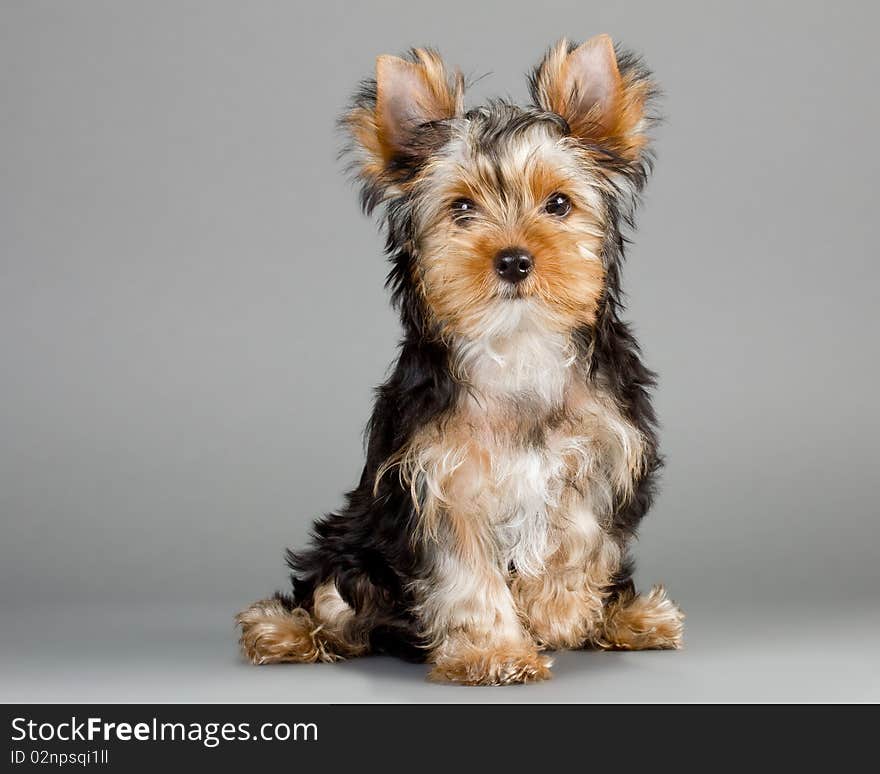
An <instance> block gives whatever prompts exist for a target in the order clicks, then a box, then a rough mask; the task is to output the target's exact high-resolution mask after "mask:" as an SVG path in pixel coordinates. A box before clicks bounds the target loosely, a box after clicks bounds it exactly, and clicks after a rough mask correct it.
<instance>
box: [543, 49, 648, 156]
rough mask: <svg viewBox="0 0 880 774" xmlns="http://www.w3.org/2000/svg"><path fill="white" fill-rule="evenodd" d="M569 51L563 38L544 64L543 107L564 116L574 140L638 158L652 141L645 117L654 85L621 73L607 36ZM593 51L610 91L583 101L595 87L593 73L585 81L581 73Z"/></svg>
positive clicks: (598, 67) (596, 65)
mask: <svg viewBox="0 0 880 774" xmlns="http://www.w3.org/2000/svg"><path fill="white" fill-rule="evenodd" d="M568 48H569V44H568V41H567V40H560V41H559V43H557V44H556V45H555V46H554V47H553V48H552V49H551V50H550V52H549V53H548V54H547V56H546V57H545V58H544V61H543V62H542V63H541V65H540V67H539V69H538V75H537V88H538V99H539V102H540V104H541V105H542V107H544V108H545V109H547V110H550V111H552V112H554V113H558V114H559V115H561V116H562V117H563V118H565V119H566V121H568V124H569V126H570V127H571V130H572V133H573V134H574V136H575V137H579V138H580V139H582V140H587V141H589V142H593V143H599V144H602V145H605V146H606V147H609V148H611V149H612V150H614V151H615V152H616V153H617V154H618V155H620V156H621V157H623V158H626V159H629V160H635V159H636V158H637V157H638V156H639V154H640V153H641V152H642V150H643V149H644V147H645V145H646V144H647V142H648V137H647V135H646V133H645V131H644V118H645V104H646V101H647V98H648V94H649V92H650V88H651V85H650V83H648V82H646V81H644V80H637V79H635V78H633V77H631V76H630V77H623V76H622V75H621V73H620V71H619V69H618V67H617V60H616V58H615V55H614V45H613V43H612V41H611V38H610V37H608V36H607V35H597V36H596V37H594V38H592V39H590V40H588V41H587V42H586V43H583V44H582V45H581V46H579V47H578V48H577V49H575V50H574V51H572V52H571V53H569V52H568ZM588 50H589V51H591V52H593V53H592V58H593V59H594V61H595V65H594V70H595V69H599V70H602V71H604V74H605V77H606V78H607V83H606V84H605V85H606V87H607V88H606V89H605V90H603V93H602V94H601V95H595V94H590V97H592V98H590V99H583V98H582V97H584V95H585V94H586V93H588V92H589V89H590V83H589V80H590V78H589V76H593V77H595V72H591V73H589V74H588V77H587V78H584V77H583V73H581V72H580V71H579V69H578V64H579V63H578V60H579V57H581V56H583V55H584V54H585V52H587V51H588ZM585 81H586V82H585ZM596 97H598V99H596Z"/></svg>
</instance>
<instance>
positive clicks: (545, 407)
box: [395, 326, 643, 574]
mask: <svg viewBox="0 0 880 774" xmlns="http://www.w3.org/2000/svg"><path fill="white" fill-rule="evenodd" d="M458 365H459V368H460V370H461V372H462V375H463V376H464V378H466V380H467V382H468V384H469V390H468V391H467V393H466V396H465V397H464V398H463V400H462V401H461V403H460V404H459V405H458V406H457V407H456V409H455V410H454V411H453V412H452V414H451V415H447V416H445V417H443V420H442V421H441V422H439V423H437V424H436V425H433V426H431V427H428V428H425V430H424V432H422V433H420V434H419V436H418V437H417V438H416V439H414V441H413V443H412V444H411V446H410V447H409V448H408V449H407V450H406V451H405V453H404V455H403V456H402V457H401V458H400V459H399V460H396V461H395V464H398V465H399V466H400V473H401V478H402V479H403V480H404V481H405V482H406V483H407V484H408V485H409V486H410V487H411V490H412V495H413V499H414V501H415V502H416V504H417V506H418V508H419V511H420V514H421V517H422V521H423V526H424V528H425V530H426V533H427V534H429V535H434V536H437V535H440V534H445V535H447V536H451V537H452V538H453V539H455V540H457V541H461V542H462V545H464V543H465V542H467V543H468V544H469V545H470V546H471V547H472V548H471V549H468V550H480V551H483V550H486V547H487V546H488V547H490V549H491V550H492V552H493V554H494V559H495V560H496V561H497V563H498V564H499V566H500V567H501V568H502V569H505V570H506V568H507V567H508V566H509V565H513V566H514V567H516V569H517V571H518V572H520V573H522V574H538V573H540V572H541V570H542V568H543V566H544V564H545V562H546V560H547V559H548V558H549V557H550V555H551V554H552V553H553V552H554V551H555V550H556V548H557V547H558V546H559V544H560V543H561V541H562V540H564V539H565V537H566V535H569V536H570V534H571V531H577V532H579V533H581V535H582V536H584V537H589V536H590V535H592V534H595V533H597V532H598V531H599V530H600V529H601V528H602V527H604V526H607V525H608V523H609V520H610V518H611V514H612V510H613V504H614V502H615V501H619V499H620V497H626V496H628V495H629V493H630V492H631V490H632V485H633V481H634V479H635V477H636V476H637V475H638V473H639V471H640V469H641V466H642V459H643V454H642V451H643V439H642V437H641V434H640V433H639V432H638V430H637V429H636V428H635V427H634V426H633V425H632V423H631V422H629V421H627V420H626V419H625V418H624V416H623V414H622V412H621V411H620V409H619V407H618V406H617V405H616V404H615V402H614V400H613V399H612V398H611V396H610V395H609V394H608V393H607V392H606V391H605V390H603V389H602V387H601V386H600V385H598V384H593V383H588V382H587V379H586V377H585V376H584V375H583V373H582V369H580V368H578V366H577V365H576V360H575V357H574V354H573V348H571V347H570V346H569V344H568V341H567V340H566V339H565V338H563V337H561V336H557V335H554V334H552V333H547V332H546V331H544V332H541V331H539V330H536V329H530V328H529V327H528V326H518V327H517V329H516V330H515V331H513V332H512V335H508V336H505V337H496V338H494V339H491V340H490V339H487V340H484V341H479V342H475V343H469V344H468V345H467V346H464V347H461V348H460V349H459V352H458Z"/></svg>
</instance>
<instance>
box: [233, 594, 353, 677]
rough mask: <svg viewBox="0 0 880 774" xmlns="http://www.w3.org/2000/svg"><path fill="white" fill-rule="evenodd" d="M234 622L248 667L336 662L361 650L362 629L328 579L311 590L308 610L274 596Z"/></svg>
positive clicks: (251, 608) (254, 605) (237, 617)
mask: <svg viewBox="0 0 880 774" xmlns="http://www.w3.org/2000/svg"><path fill="white" fill-rule="evenodd" d="M235 621H236V623H237V624H238V625H239V626H240V627H241V639H240V643H241V649H242V653H243V654H244V656H245V658H247V659H248V660H249V661H251V662H252V663H254V664H278V663H283V662H298V663H310V662H315V661H338V660H339V659H343V658H350V657H352V656H359V655H362V654H364V653H366V651H367V642H368V631H367V630H366V629H365V627H364V626H363V624H362V623H361V622H360V621H359V620H358V619H357V616H356V615H355V612H354V610H352V609H351V608H350V607H349V606H348V605H347V604H346V602H345V601H344V600H343V599H342V597H341V596H340V595H339V591H338V590H337V589H336V584H335V583H334V582H333V581H332V580H329V581H325V582H324V583H323V584H321V585H320V586H318V588H317V589H315V593H314V596H313V598H312V604H311V606H310V610H306V609H305V608H303V607H295V606H292V605H290V604H289V603H288V602H287V600H285V599H284V598H282V597H274V598H272V599H264V600H262V601H260V602H255V603H254V604H252V605H251V606H250V607H248V608H246V609H245V610H242V611H241V612H240V613H239V614H238V615H237V616H236V617H235Z"/></svg>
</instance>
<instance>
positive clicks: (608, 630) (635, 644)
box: [594, 586, 684, 650]
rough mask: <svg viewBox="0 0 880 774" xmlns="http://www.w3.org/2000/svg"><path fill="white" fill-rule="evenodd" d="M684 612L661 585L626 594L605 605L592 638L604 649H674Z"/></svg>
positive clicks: (681, 628)
mask: <svg viewBox="0 0 880 774" xmlns="http://www.w3.org/2000/svg"><path fill="white" fill-rule="evenodd" d="M683 632H684V613H682V612H681V610H680V609H679V608H678V606H677V605H676V604H675V603H674V602H673V601H672V600H670V599H669V598H668V597H667V596H666V591H665V590H664V589H663V587H662V586H655V587H654V588H652V589H651V591H650V592H649V593H648V594H646V595H635V596H634V595H625V596H623V597H621V598H620V599H619V600H617V601H615V602H614V603H612V604H610V605H609V606H608V609H607V610H606V612H605V619H604V621H603V624H602V629H601V631H600V633H599V636H598V637H597V639H596V641H595V643H594V644H595V645H596V646H597V647H600V648H603V649H605V650H674V649H677V648H680V647H681V644H682V636H683Z"/></svg>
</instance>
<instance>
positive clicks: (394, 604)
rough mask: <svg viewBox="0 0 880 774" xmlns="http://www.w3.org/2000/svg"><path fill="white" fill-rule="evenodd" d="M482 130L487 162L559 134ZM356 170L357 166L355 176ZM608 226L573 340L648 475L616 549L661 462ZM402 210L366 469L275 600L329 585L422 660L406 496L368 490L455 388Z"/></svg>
mask: <svg viewBox="0 0 880 774" xmlns="http://www.w3.org/2000/svg"><path fill="white" fill-rule="evenodd" d="M618 58H619V65H620V69H621V71H622V72H630V71H632V70H633V69H634V68H639V72H644V73H645V75H644V77H647V71H644V70H643V68H642V65H641V64H640V62H639V61H638V60H637V59H636V58H635V57H632V56H631V55H629V54H627V53H625V52H618ZM375 102H376V84H375V82H373V81H368V82H365V83H364V84H363V85H362V87H361V89H360V90H359V92H358V93H357V94H356V95H355V99H354V104H355V105H356V106H360V107H366V108H368V109H371V108H372V107H374V106H375ZM466 117H467V118H468V119H470V120H471V121H473V122H475V123H476V124H477V125H478V126H479V129H480V131H479V137H478V139H477V142H478V143H479V144H480V146H481V147H482V148H483V149H484V150H485V151H486V152H487V153H490V154H491V150H492V147H493V145H495V144H496V143H497V142H498V140H499V137H502V136H506V137H509V136H510V135H511V134H512V133H516V132H518V131H521V130H523V129H524V128H526V127H529V126H531V125H533V124H534V123H535V122H538V121H544V122H550V123H552V124H553V125H555V126H556V127H557V128H558V130H559V131H560V132H567V131H568V127H567V124H566V122H565V120H564V119H562V118H561V117H560V116H557V115H553V114H549V113H546V112H544V111H543V110H541V109H540V108H538V107H532V108H526V109H523V108H518V107H515V106H513V105H510V104H508V103H504V102H493V103H490V104H489V105H488V106H487V107H485V108H481V109H480V110H478V111H471V112H470V113H468V114H467V116H466ZM421 129H422V130H423V132H424V133H423V134H422V135H421V136H422V137H423V140H422V143H423V145H422V148H423V149H424V150H426V151H427V150H428V149H429V148H432V147H436V146H437V145H438V144H442V142H443V139H444V137H445V136H446V127H444V125H443V123H442V122H439V123H437V124H432V125H430V126H424V127H422V128H421ZM595 150H596V151H597V155H599V157H600V158H602V159H603V160H604V161H603V163H605V164H607V166H608V169H609V170H613V171H615V172H616V173H619V174H621V175H623V176H624V177H625V178H627V179H628V180H629V181H630V182H631V183H632V186H633V187H634V189H635V190H636V191H637V190H639V189H641V187H642V185H643V184H644V182H645V180H646V178H647V175H648V172H649V169H650V157H648V156H645V157H643V158H641V159H640V160H639V161H638V162H636V163H632V162H625V161H624V160H622V159H620V158H618V157H616V156H615V155H614V154H613V153H611V152H610V151H608V150H607V149H601V148H599V149H595ZM424 156H425V153H421V152H414V153H412V154H410V155H406V156H400V157H398V158H395V159H393V160H392V161H391V162H390V163H389V165H388V168H387V170H386V172H385V177H379V178H373V177H362V178H361V183H362V187H361V202H362V205H363V208H364V210H365V211H366V212H367V213H370V212H372V211H373V210H374V209H375V208H376V207H377V206H379V205H380V204H381V203H382V202H383V201H385V199H386V191H387V186H388V184H389V181H391V180H397V181H400V180H406V179H409V178H411V177H412V176H413V175H414V174H415V173H416V172H417V170H418V165H419V164H420V163H422V160H423V159H424ZM355 168H356V167H355ZM606 204H607V207H608V209H609V211H610V212H611V213H612V222H611V226H610V229H609V231H608V234H607V238H606V241H605V246H604V256H603V259H604V261H605V266H606V282H607V287H606V290H605V294H604V298H603V299H602V301H601V305H600V309H599V313H598V318H597V321H596V323H595V325H593V326H591V327H589V328H584V329H582V330H581V331H579V332H578V337H577V338H578V342H579V348H580V350H581V352H582V358H583V363H584V368H583V371H584V373H586V374H587V378H589V379H597V380H601V381H602V383H603V384H604V385H606V387H607V388H608V389H610V391H611V392H612V394H613V395H614V397H615V398H616V399H617V401H618V403H619V405H620V406H621V407H622V409H623V411H624V412H625V414H626V416H627V418H628V419H629V420H631V421H632V423H633V424H634V425H635V426H636V427H637V428H638V429H639V430H640V431H641V432H642V434H643V435H644V437H645V438H646V439H647V466H646V469H645V472H644V475H643V476H642V477H641V478H640V480H639V481H638V482H637V484H636V486H635V493H634V496H633V497H632V498H631V499H629V500H628V501H626V502H619V503H618V504H617V507H616V509H615V513H614V516H613V527H612V529H613V531H614V532H615V533H616V535H617V536H618V537H619V538H620V540H621V542H624V541H626V540H627V539H629V538H631V537H632V536H633V535H634V533H635V531H636V528H637V526H638V524H639V522H640V521H641V519H642V518H643V516H644V515H645V513H646V512H647V510H648V509H649V508H650V506H651V503H652V499H653V497H654V491H655V482H656V478H657V472H658V470H659V468H660V466H661V459H660V456H659V453H658V450H657V435H656V418H655V414H654V411H653V408H652V406H651V402H650V398H649V392H650V390H651V388H652V387H653V386H654V383H655V375H654V374H653V373H652V372H651V371H650V370H649V369H647V368H646V367H645V366H644V364H643V363H642V360H641V355H640V352H639V347H638V345H637V343H636V341H635V339H634V337H633V335H632V333H631V331H630V328H629V327H628V326H627V324H626V323H624V322H623V321H622V320H621V319H620V313H621V310H622V305H621V299H620V294H621V291H620V268H621V265H622V263H623V260H624V252H625V245H626V240H625V238H624V234H623V230H624V229H625V228H627V227H629V226H631V225H632V217H633V216H632V211H633V208H634V205H635V202H634V201H632V200H629V199H627V198H626V196H624V194H623V193H622V192H621V195H620V196H610V195H609V199H608V201H607V202H606ZM411 205H412V203H411V201H410V200H409V199H408V198H407V196H405V195H402V196H399V197H398V198H394V199H391V200H390V201H385V205H384V206H385V209H384V213H383V223H384V227H385V229H386V231H387V247H386V249H387V253H388V256H389V258H390V260H391V271H390V273H389V275H388V278H387V285H388V287H389V288H390V291H391V297H392V300H393V303H394V305H395V307H396V308H397V310H398V311H399V314H400V319H401V323H402V326H403V332H404V334H403V340H402V342H401V345H400V354H399V357H398V360H397V363H396V365H395V367H394V370H393V373H392V374H391V376H390V378H389V379H388V380H387V381H386V382H385V383H384V384H383V385H382V386H381V387H379V388H378V389H377V391H376V400H375V407H374V409H373V414H372V417H371V419H370V421H369V424H368V427H367V432H366V463H365V465H364V469H363V473H362V475H361V479H360V482H359V483H358V485H357V487H356V488H355V489H354V490H352V491H351V492H350V493H349V494H348V496H347V502H346V505H345V507H344V508H343V509H342V510H340V511H338V512H336V513H331V514H330V515H328V516H326V517H324V518H323V519H321V520H320V521H318V522H317V523H316V525H315V527H314V532H313V540H312V545H311V547H310V548H308V549H306V550H304V551H299V552H293V551H288V553H287V562H288V565H289V566H290V569H291V570H292V579H293V587H294V592H293V597H292V598H291V597H281V598H282V599H283V601H284V604H285V605H286V606H287V607H288V608H292V607H293V606H295V605H301V606H303V607H305V608H306V609H310V607H311V597H312V593H313V591H314V589H315V588H316V586H317V585H318V584H320V583H322V582H323V581H325V580H328V579H333V580H334V581H335V583H336V585H337V588H338V590H339V593H340V595H341V596H342V598H343V599H344V600H345V601H346V602H347V603H348V604H349V605H350V606H351V607H353V608H354V609H355V610H356V611H358V613H359V614H360V615H365V616H367V617H369V618H370V620H371V621H372V632H371V635H370V636H371V647H372V649H373V650H378V651H386V652H393V653H396V654H399V655H402V656H404V657H407V658H412V659H421V658H423V657H424V655H425V650H424V648H423V647H422V645H423V643H421V642H420V639H419V635H418V631H417V627H416V624H415V620H414V616H413V614H412V608H413V605H414V600H413V598H412V596H411V592H410V584H411V582H412V581H413V580H416V579H419V578H422V577H424V576H425V574H426V572H427V568H428V562H427V559H426V557H425V556H424V553H423V551H424V549H423V548H422V547H421V544H420V543H418V542H416V541H414V540H413V535H414V533H415V531H416V514H415V512H414V508H413V505H412V501H411V498H410V493H409V491H405V490H404V489H403V487H402V486H401V484H400V482H399V480H398V477H397V476H395V475H386V476H383V478H382V479H381V481H380V482H379V485H378V488H377V490H376V491H375V493H374V484H375V480H376V474H377V471H378V469H379V467H380V466H381V465H382V464H383V463H384V462H385V461H386V460H387V459H388V458H389V457H390V456H391V455H392V454H394V453H395V452H397V451H398V450H400V449H401V448H402V447H404V446H405V445H406V443H407V442H408V440H409V439H410V438H412V436H413V434H414V433H415V432H416V431H417V430H419V429H420V428H422V427H423V426H425V424H426V423H428V422H430V421H431V420H432V419H434V418H436V417H438V416H439V415H441V414H442V413H443V412H444V411H446V410H447V409H449V408H450V407H452V406H453V405H454V404H455V402H456V400H457V397H458V395H459V391H460V390H462V389H464V388H463V387H462V386H461V384H459V383H458V382H457V381H456V380H455V378H454V377H453V375H452V374H451V373H450V368H449V352H448V350H447V347H446V345H445V344H444V343H443V342H442V341H441V339H440V338H439V337H437V336H436V335H435V334H436V332H435V331H433V330H432V328H431V324H430V322H429V319H430V318H429V316H428V314H427V312H426V310H425V309H424V306H423V302H422V299H421V297H420V295H419V294H418V293H417V292H416V289H415V288H414V286H413V283H412V280H411V277H412V274H413V273H412V271H411V269H412V264H413V262H414V260H415V259H414V257H413V255H412V253H411V252H410V249H409V247H408V245H410V244H412V241H413V240H412V237H413V233H412V232H413V225H412V218H411ZM631 589H632V563H631V562H630V561H629V560H627V561H626V562H624V563H623V565H622V568H621V570H620V572H619V574H618V577H617V578H616V580H615V585H614V593H613V594H612V597H611V598H614V596H615V595H616V594H617V593H625V592H627V591H628V590H629V591H631Z"/></svg>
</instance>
